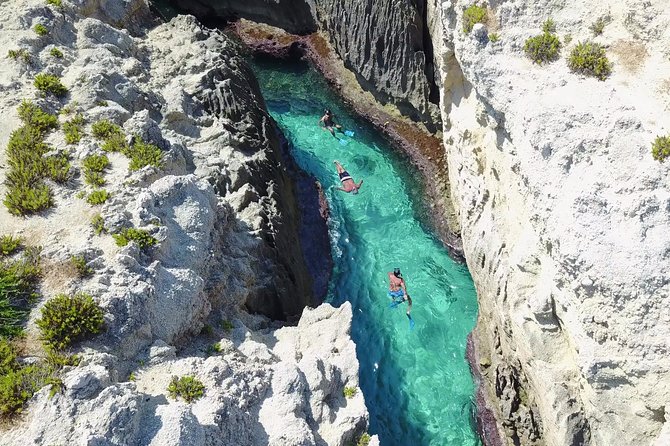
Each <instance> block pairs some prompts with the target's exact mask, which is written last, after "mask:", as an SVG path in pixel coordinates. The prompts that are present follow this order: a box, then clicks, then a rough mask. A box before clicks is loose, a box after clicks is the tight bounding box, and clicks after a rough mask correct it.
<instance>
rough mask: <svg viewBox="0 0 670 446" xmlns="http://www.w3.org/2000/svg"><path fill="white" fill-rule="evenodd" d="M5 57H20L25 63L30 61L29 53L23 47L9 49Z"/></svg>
mask: <svg viewBox="0 0 670 446" xmlns="http://www.w3.org/2000/svg"><path fill="white" fill-rule="evenodd" d="M7 57H9V58H10V59H14V60H19V59H21V60H22V61H24V62H25V63H30V53H29V52H28V50H26V49H24V48H19V49H18V50H9V51H8V52H7Z"/></svg>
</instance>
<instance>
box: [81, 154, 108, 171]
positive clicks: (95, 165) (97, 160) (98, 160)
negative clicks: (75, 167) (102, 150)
mask: <svg viewBox="0 0 670 446" xmlns="http://www.w3.org/2000/svg"><path fill="white" fill-rule="evenodd" d="M83 166H84V169H86V170H92V171H94V172H104V170H105V169H107V168H108V167H109V158H107V156H106V155H90V156H87V157H86V158H84V163H83Z"/></svg>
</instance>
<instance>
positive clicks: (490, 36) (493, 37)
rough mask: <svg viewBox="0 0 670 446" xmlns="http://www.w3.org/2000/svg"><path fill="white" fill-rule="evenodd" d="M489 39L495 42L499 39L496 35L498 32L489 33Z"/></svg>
mask: <svg viewBox="0 0 670 446" xmlns="http://www.w3.org/2000/svg"><path fill="white" fill-rule="evenodd" d="M489 40H490V41H491V42H497V41H498V40H500V36H499V35H498V33H491V34H489Z"/></svg>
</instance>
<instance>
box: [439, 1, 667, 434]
mask: <svg viewBox="0 0 670 446" xmlns="http://www.w3.org/2000/svg"><path fill="white" fill-rule="evenodd" d="M469 4H470V2H466V1H458V2H447V1H432V2H430V9H429V23H430V26H431V29H432V35H433V39H434V45H435V53H436V63H437V64H438V65H439V66H440V72H441V91H442V98H441V101H442V112H443V120H444V123H445V126H444V130H445V132H444V142H445V146H446V149H447V151H448V159H449V174H450V178H451V180H452V181H451V185H452V192H453V193H452V196H453V197H454V200H455V205H456V206H457V208H458V213H459V216H460V221H461V226H462V237H463V246H464V249H465V254H466V257H467V259H468V266H469V268H470V271H471V272H472V275H473V279H474V281H475V284H476V286H477V291H478V294H479V303H480V307H479V309H480V315H479V321H478V325H477V328H476V330H475V341H476V342H475V343H476V344H477V348H478V353H479V359H478V362H479V365H480V367H481V369H482V372H483V374H484V387H483V390H484V391H485V392H486V393H487V395H488V397H489V399H490V401H493V406H494V407H496V409H497V412H498V416H499V418H500V420H499V421H500V422H501V425H500V430H501V431H502V432H504V433H505V437H506V440H505V441H506V442H507V443H509V444H518V443H515V442H519V443H520V444H550V445H565V444H575V445H578V444H581V445H603V446H604V445H615V444H616V445H620V444H621V445H623V444H653V443H654V441H656V438H657V437H658V436H659V435H661V432H662V431H663V432H665V433H664V434H663V435H667V429H668V427H667V422H666V421H665V420H667V418H666V416H665V415H664V414H666V413H667V407H668V402H669V401H670V356H668V349H669V347H670V344H669V339H670V338H669V337H668V332H669V330H670V313H669V311H670V310H669V308H670V307H669V306H668V299H670V297H669V296H670V284H669V283H668V280H667V277H668V274H669V273H670V254H669V253H670V237H668V234H670V213H669V212H668V210H669V209H670V188H669V186H668V185H669V183H668V175H669V174H670V170H669V169H670V168H669V167H668V166H667V163H665V164H660V163H658V162H657V161H655V160H653V159H652V156H651V142H652V141H653V140H654V138H655V137H656V136H657V135H662V134H667V133H668V131H670V118H669V117H670V114H669V113H668V111H669V109H668V106H669V104H670V91H669V90H668V89H667V85H668V78H669V75H668V73H670V62H669V60H668V55H669V53H668V48H670V36H669V35H668V33H667V26H666V24H667V22H668V20H670V16H669V15H668V14H669V13H668V9H667V7H666V6H667V5H665V2H662V1H652V2H646V3H645V4H644V7H643V6H642V2H637V1H626V2H613V1H612V2H597V3H596V2H577V3H575V2H533V1H528V0H518V1H511V2H504V3H496V4H495V7H494V8H493V9H489V13H488V15H489V18H488V20H487V22H486V23H485V24H483V25H480V26H479V27H478V28H479V29H478V31H477V32H473V33H471V34H465V33H464V32H463V31H462V27H463V25H462V23H463V10H464V9H465V8H466V7H467V6H469ZM602 16H609V22H608V24H607V25H606V27H605V29H604V33H603V35H602V36H598V37H595V41H597V42H599V43H602V44H604V45H606V47H607V54H608V57H610V60H612V61H613V63H614V68H613V74H612V76H611V77H610V78H609V79H607V80H606V81H604V82H602V81H598V80H596V79H594V78H585V77H583V76H578V75H576V74H573V73H571V72H570V71H569V69H568V67H567V64H566V61H565V57H566V56H567V54H568V53H569V50H570V49H571V48H572V47H573V46H574V45H575V44H576V43H577V42H578V41H584V40H586V39H594V37H593V33H592V31H591V30H590V29H589V27H590V25H591V24H592V23H593V22H595V21H596V20H597V19H598V18H599V17H602ZM547 17H552V18H553V20H554V21H555V23H556V28H557V33H558V35H559V37H560V38H561V40H562V41H565V40H566V39H565V36H566V35H570V36H571V38H572V40H571V43H569V44H567V45H566V48H565V49H564V50H563V52H562V58H561V59H560V60H558V61H556V62H554V63H551V64H547V65H544V66H538V65H534V64H533V63H532V62H531V61H530V60H529V59H527V58H526V57H525V56H524V55H523V52H522V48H523V43H524V41H525V39H526V38H528V37H530V36H532V35H536V34H539V33H540V32H541V31H540V25H541V23H542V22H543V21H544V20H545V19H546V18H547ZM492 33H497V34H498V37H499V40H498V41H497V42H491V41H490V40H489V37H490V36H491V35H492ZM622 48H625V49H626V50H625V51H622ZM664 86H665V87H664ZM664 423H665V427H663V426H664ZM659 441H660V440H659Z"/></svg>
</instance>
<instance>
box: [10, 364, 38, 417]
mask: <svg viewBox="0 0 670 446" xmlns="http://www.w3.org/2000/svg"><path fill="white" fill-rule="evenodd" d="M49 373H50V371H49V370H48V369H46V368H45V367H42V366H40V365H38V364H35V365H29V366H26V367H23V368H19V369H17V370H14V371H11V372H9V373H7V374H6V375H1V374H0V416H2V417H8V416H11V415H15V414H19V413H21V411H22V409H23V405H24V404H25V403H26V402H27V401H28V400H29V399H30V398H32V396H33V394H34V393H35V392H37V391H38V390H39V389H41V388H42V387H43V386H44V384H45V382H46V380H47V378H48V377H49Z"/></svg>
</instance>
